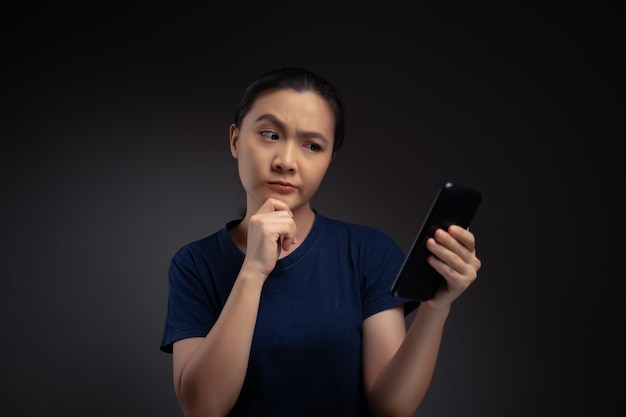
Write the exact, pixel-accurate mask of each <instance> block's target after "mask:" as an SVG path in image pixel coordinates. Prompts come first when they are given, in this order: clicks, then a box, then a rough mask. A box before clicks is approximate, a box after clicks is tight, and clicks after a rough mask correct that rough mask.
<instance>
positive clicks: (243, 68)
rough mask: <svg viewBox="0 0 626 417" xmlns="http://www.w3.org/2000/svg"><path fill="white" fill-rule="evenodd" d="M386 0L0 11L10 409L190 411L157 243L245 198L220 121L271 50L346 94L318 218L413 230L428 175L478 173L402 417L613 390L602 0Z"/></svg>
mask: <svg viewBox="0 0 626 417" xmlns="http://www.w3.org/2000/svg"><path fill="white" fill-rule="evenodd" d="M396 3H398V4H396ZM407 3H409V2H407ZM401 4H403V3H402V2H394V1H391V2H390V1H386V2H383V3H382V4H374V5H369V6H368V5H365V4H359V5H358V6H343V5H341V4H337V3H328V4H326V3H324V2H313V1H311V2H308V1H302V2H286V1H281V2H271V3H265V2H242V1H229V2H225V3H224V4H221V5H218V4H213V3H211V4H207V5H204V6H193V7H192V6H183V5H179V6H176V7H174V6H171V5H155V4H150V5H148V6H144V7H130V6H128V5H124V6H120V5H111V4H110V3H107V4H106V5H103V6H89V7H86V6H72V7H69V6H65V7H60V8H59V6H37V5H31V6H24V7H21V8H19V9H17V8H15V7H13V6H3V7H4V9H3V12H2V16H3V31H2V41H1V46H2V69H1V71H2V74H1V75H2V90H1V91H0V96H1V97H2V117H1V129H2V130H1V135H2V152H1V153H0V155H1V162H2V169H3V175H2V194H3V200H2V201H3V202H2V204H1V214H2V216H1V227H2V230H1V232H2V233H1V237H2V240H1V241H2V248H1V249H2V250H1V254H2V255H1V256H2V258H1V262H0V268H1V269H0V271H1V274H2V277H1V279H2V281H1V282H2V290H1V291H0V294H1V297H2V309H3V311H2V313H3V314H2V328H1V337H2V343H1V349H2V350H1V353H2V359H1V361H2V362H1V363H2V372H1V378H2V381H3V384H2V386H3V388H2V390H1V391H0V392H1V395H0V398H1V401H0V404H1V405H0V407H1V408H0V410H1V412H2V414H6V415H28V416H34V415H55V416H56V415H63V416H84V415H89V416H110V415H124V416H125V415H133V416H179V415H181V414H180V411H179V409H178V405H177V404H176V401H175V398H174V394H173V388H172V376H171V362H170V361H171V357H170V356H169V355H167V354H165V353H162V352H160V351H159V349H158V346H159V342H160V337H161V331H162V326H163V319H164V316H165V308H166V297H167V268H168V265H169V258H170V256H171V255H172V254H173V252H174V251H175V250H176V249H178V248H179V247H180V246H181V245H183V244H184V243H186V242H188V241H191V240H195V239H197V238H200V237H203V236H205V235H207V234H209V233H211V232H213V231H215V230H216V229H217V228H220V227H221V226H222V225H223V224H224V223H225V222H226V221H228V220H230V219H232V218H234V217H236V216H237V213H238V212H239V210H240V208H241V207H242V205H243V203H244V199H243V192H242V190H241V187H240V185H239V181H238V177H237V174H236V167H235V164H234V161H233V160H232V158H231V157H230V153H229V151H228V126H229V124H230V122H231V117H232V113H233V110H234V107H235V105H236V104H237V101H238V98H239V95H240V94H241V92H242V90H243V88H244V87H245V85H246V84H247V82H248V81H250V80H251V79H252V78H254V77H255V76H257V75H258V74H259V73H260V72H262V71H265V70H267V69H269V68H272V67H275V66H279V65H298V66H305V67H309V68H311V69H313V70H315V71H317V72H319V73H320V74H321V75H323V76H325V77H327V78H328V79H329V80H331V81H332V82H334V83H335V84H336V86H337V87H338V88H339V90H340V92H341V93H342V95H343V97H344V100H345V104H346V106H347V122H348V126H347V138H346V145H345V149H343V150H342V151H341V152H340V153H339V155H338V157H337V158H336V160H335V161H334V162H333V164H332V166H331V169H330V171H329V173H328V176H327V178H326V179H325V181H324V183H323V184H322V187H321V189H320V191H319V194H318V195H317V196H316V197H315V199H314V205H315V207H316V208H317V209H318V210H320V211H321V212H323V213H324V214H326V215H328V216H331V217H336V218H340V219H344V220H349V221H354V222H359V223H365V224H369V225H373V226H377V227H379V228H381V229H382V230H384V231H386V232H387V233H389V234H390V235H391V236H392V237H393V238H394V239H395V240H396V241H397V242H398V243H399V244H400V245H401V246H402V248H403V249H405V250H408V248H409V246H410V244H411V242H412V239H413V235H414V233H415V232H416V230H417V228H418V226H419V225H420V224H421V221H422V218H423V216H424V215H425V214H426V211H427V209H428V206H429V205H430V202H431V200H432V197H433V196H434V193H435V192H436V189H437V188H438V187H439V186H440V185H441V183H442V182H443V181H445V180H453V181H457V182H459V183H465V184H467V185H472V186H475V187H477V188H479V189H480V190H482V191H483V193H484V200H483V204H482V206H481V208H480V210H479V212H478V214H477V216H476V217H475V219H474V223H473V225H472V229H473V231H474V233H475V234H476V236H477V240H478V254H479V256H480V258H481V259H482V261H483V268H482V270H481V272H480V276H479V279H478V281H477V282H476V283H475V284H474V285H473V286H472V287H471V288H470V289H469V290H468V291H467V292H466V294H465V295H464V296H463V297H462V298H461V299H459V300H458V301H457V302H456V303H455V305H454V308H453V311H452V314H451V316H450V319H449V322H448V325H447V328H446V334H445V338H444V343H443V347H442V350H441V355H440V360H439V364H438V368H437V370H436V374H435V378H434V381H433V384H432V386H431V389H430V391H429V393H428V395H427V397H426V399H425V401H424V403H423V405H422V408H421V409H420V410H419V411H418V413H417V414H416V415H417V416H460V415H462V416H481V417H484V416H494V417H495V416H497V417H501V416H520V417H522V416H524V417H526V416H529V415H533V416H537V415H542V416H543V415H546V416H547V415H554V414H556V413H559V415H561V414H563V415H607V412H608V410H610V409H612V408H616V407H619V408H623V405H622V404H621V403H620V402H619V398H620V397H619V396H620V395H621V394H619V392H618V386H619V384H617V385H613V384H612V383H611V382H609V377H610V376H611V374H612V373H616V374H617V373H618V372H619V373H620V374H621V373H622V372H623V359H621V358H622V355H623V348H624V320H623V314H622V313H621V305H622V302H621V293H620V292H619V291H618V289H619V286H618V283H619V282H621V280H622V278H623V277H624V273H623V268H624V267H623V263H624V261H623V257H622V252H623V249H624V244H623V241H624V237H623V234H624V227H623V217H624V216H623V210H624V204H623V202H622V194H623V185H622V179H623V177H624V169H623V165H622V157H621V151H620V150H621V146H618V140H620V141H621V140H622V139H623V137H624V136H623V134H622V133H621V131H622V130H621V127H622V124H623V114H624V113H623V104H624V100H623V96H622V95H621V91H619V90H618V88H620V87H621V77H622V71H623V61H624V57H623V49H621V48H622V45H618V43H617V40H616V35H617V24H621V22H618V14H617V11H616V10H613V9H611V8H605V7H603V6H602V5H601V3H594V4H595V6H594V7H593V8H591V7H577V6H572V5H565V6H563V7H557V5H556V4H555V5H550V3H543V4H542V5H541V6H539V7H536V8H535V7H531V6H529V5H521V4H520V5H516V6H512V5H510V4H509V3H507V5H506V6H502V5H496V6H485V5H482V6H477V5H475V4H471V3H470V2H468V3H467V4H466V5H464V6H459V5H454V6H453V5H451V4H445V5H444V4H441V3H439V5H431V4H429V3H427V2H417V3H416V4H413V5H401ZM7 7H8V8H7ZM618 132H620V133H618Z"/></svg>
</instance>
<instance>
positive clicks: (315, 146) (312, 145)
mask: <svg viewBox="0 0 626 417" xmlns="http://www.w3.org/2000/svg"><path fill="white" fill-rule="evenodd" d="M304 147H305V148H307V149H309V150H311V151H313V152H319V151H321V150H322V147H321V146H320V145H318V144H317V143H314V142H310V143H307V144H305V145H304Z"/></svg>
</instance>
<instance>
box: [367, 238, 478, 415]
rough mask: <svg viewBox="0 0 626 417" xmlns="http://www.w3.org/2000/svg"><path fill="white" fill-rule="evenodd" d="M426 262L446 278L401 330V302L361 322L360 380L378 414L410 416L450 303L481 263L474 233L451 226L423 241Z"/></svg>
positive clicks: (420, 394) (433, 358) (426, 377)
mask: <svg viewBox="0 0 626 417" xmlns="http://www.w3.org/2000/svg"><path fill="white" fill-rule="evenodd" d="M427 246H428V249H429V250H430V251H431V252H432V254H433V256H432V257H431V258H429V263H430V264H431V265H432V266H433V267H434V268H435V269H437V271H439V272H440V273H441V274H442V275H443V276H444V277H445V279H446V285H444V286H442V287H441V288H439V289H438V290H437V293H436V294H435V296H434V297H433V298H432V299H431V300H428V301H425V302H422V303H421V304H420V306H419V308H418V310H417V313H416V315H415V318H414V320H413V322H412V323H411V326H410V327H409V329H408V332H405V322H404V314H403V308H402V307H401V306H399V307H395V308H393V309H389V310H386V311H383V312H380V313H378V314H375V315H373V316H371V317H369V318H368V319H366V320H365V322H364V324H363V360H364V383H365V390H366V393H367V395H368V400H369V403H370V407H371V409H372V412H373V414H374V415H377V416H412V415H414V413H415V411H416V410H417V408H418V407H419V405H420V404H421V402H422V400H423V399H424V396H425V395H426V392H427V390H428V388H429V386H430V383H431V380H432V376H433V374H434V370H435V365H436V362H437V356H438V354H439V348H440V346H441V339H442V336H443V329H444V325H445V322H446V320H447V317H448V314H449V312H450V307H451V304H452V302H453V301H454V300H455V299H456V298H457V297H458V296H459V295H461V294H462V293H463V291H465V289H467V288H468V287H469V285H471V283H472V282H473V281H474V280H475V279H476V276H477V272H478V270H479V269H480V261H479V260H478V258H477V257H476V251H475V245H474V236H473V235H472V234H471V233H470V232H469V231H468V230H465V229H462V228H460V227H457V226H451V227H450V228H449V230H448V232H445V231H443V230H438V231H437V232H436V233H435V236H434V238H432V239H429V241H428V242H427Z"/></svg>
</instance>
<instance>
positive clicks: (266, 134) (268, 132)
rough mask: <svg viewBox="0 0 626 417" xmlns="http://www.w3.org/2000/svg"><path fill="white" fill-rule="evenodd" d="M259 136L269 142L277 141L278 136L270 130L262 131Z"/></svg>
mask: <svg viewBox="0 0 626 417" xmlns="http://www.w3.org/2000/svg"><path fill="white" fill-rule="evenodd" d="M261 136H263V137H265V138H267V139H269V140H278V134H277V133H276V132H274V131H271V130H263V131H261Z"/></svg>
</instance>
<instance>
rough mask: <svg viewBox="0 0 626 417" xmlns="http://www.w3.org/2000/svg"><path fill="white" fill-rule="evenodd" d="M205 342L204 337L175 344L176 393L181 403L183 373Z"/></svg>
mask: <svg viewBox="0 0 626 417" xmlns="http://www.w3.org/2000/svg"><path fill="white" fill-rule="evenodd" d="M203 340H204V338H203V337H190V338H186V339H181V340H177V341H176V342H174V345H173V348H172V363H173V374H174V391H175V392H176V398H177V399H178V401H179V402H180V401H181V392H180V388H181V381H182V379H183V371H184V370H185V366H187V364H188V363H189V360H190V359H191V358H192V357H193V355H194V354H195V353H196V351H197V350H198V349H199V348H200V345H201V344H202V341H203Z"/></svg>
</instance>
